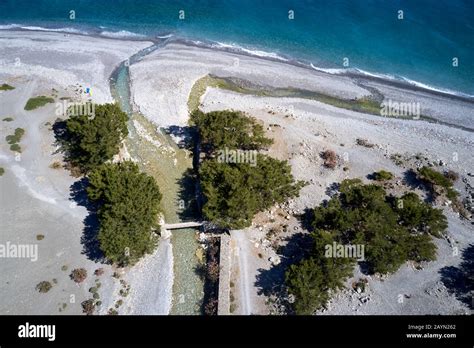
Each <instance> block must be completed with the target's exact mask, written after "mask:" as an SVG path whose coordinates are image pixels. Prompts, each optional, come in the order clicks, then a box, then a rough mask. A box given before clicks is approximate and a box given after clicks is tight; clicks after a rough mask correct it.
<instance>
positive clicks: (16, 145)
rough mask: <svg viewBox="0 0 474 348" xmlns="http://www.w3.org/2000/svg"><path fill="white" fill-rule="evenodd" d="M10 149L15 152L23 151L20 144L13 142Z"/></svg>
mask: <svg viewBox="0 0 474 348" xmlns="http://www.w3.org/2000/svg"><path fill="white" fill-rule="evenodd" d="M10 150H11V151H14V152H21V146H20V145H18V144H12V145H10Z"/></svg>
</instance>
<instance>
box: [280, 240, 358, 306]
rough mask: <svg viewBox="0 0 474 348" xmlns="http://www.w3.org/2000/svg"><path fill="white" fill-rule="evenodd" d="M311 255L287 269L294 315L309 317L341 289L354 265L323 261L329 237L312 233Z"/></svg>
mask: <svg viewBox="0 0 474 348" xmlns="http://www.w3.org/2000/svg"><path fill="white" fill-rule="evenodd" d="M312 237H313V239H314V247H313V251H312V255H311V256H310V257H309V258H307V259H304V260H302V261H301V262H299V263H298V264H294V265H291V266H290V267H289V269H288V270H287V272H286V284H287V286H288V292H289V293H290V294H291V295H293V296H294V304H293V307H294V310H295V312H296V314H301V315H307V314H312V313H313V312H314V311H315V310H316V309H318V308H321V307H322V306H324V305H325V304H326V302H327V301H328V300H329V298H330V297H331V292H333V291H336V290H338V289H341V288H343V282H344V280H345V279H346V278H347V277H349V276H350V275H351V274H352V270H353V266H354V263H355V261H354V260H353V259H350V258H335V257H332V258H331V257H325V256H324V255H325V252H324V251H325V250H324V249H325V245H326V244H332V243H333V239H332V237H331V235H330V234H328V233H326V232H324V231H317V232H314V233H313V235H312Z"/></svg>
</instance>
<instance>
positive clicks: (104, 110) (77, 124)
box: [61, 104, 128, 172]
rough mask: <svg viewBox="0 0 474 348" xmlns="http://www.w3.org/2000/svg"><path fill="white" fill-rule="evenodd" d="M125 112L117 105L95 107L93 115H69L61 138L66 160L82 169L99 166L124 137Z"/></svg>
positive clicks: (113, 153)
mask: <svg viewBox="0 0 474 348" xmlns="http://www.w3.org/2000/svg"><path fill="white" fill-rule="evenodd" d="M127 119H128V117H127V114H126V113H124V112H123V111H122V110H121V109H120V107H119V106H118V105H117V104H104V105H97V106H96V107H95V116H94V117H92V118H91V117H89V116H87V115H75V116H71V117H70V118H69V119H68V120H67V121H66V132H65V134H64V138H63V139H61V140H62V144H63V147H64V149H65V151H66V159H67V160H68V161H69V162H70V163H71V164H72V165H73V166H77V167H79V168H80V169H81V170H82V171H83V172H87V171H90V170H92V169H94V168H96V167H98V166H100V165H101V164H102V163H104V162H105V161H108V160H110V159H112V157H113V156H114V155H115V154H116V153H118V151H119V148H120V143H121V142H122V140H123V139H124V138H125V137H126V136H127V134H128V130H127Z"/></svg>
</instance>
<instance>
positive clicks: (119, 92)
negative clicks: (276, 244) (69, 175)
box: [110, 42, 204, 315]
mask: <svg viewBox="0 0 474 348" xmlns="http://www.w3.org/2000/svg"><path fill="white" fill-rule="evenodd" d="M161 45H163V42H162V43H158V44H154V45H153V46H151V47H148V48H146V49H144V50H142V51H140V52H138V53H137V54H135V55H134V56H132V57H130V58H129V60H127V61H125V62H122V64H121V65H120V66H119V67H118V68H117V69H116V70H115V71H114V73H113V74H112V76H111V79H110V88H111V93H112V96H113V98H114V99H115V100H116V101H117V102H118V103H119V104H120V107H121V108H122V110H123V111H125V112H126V113H127V114H128V116H129V123H128V131H129V135H128V138H127V139H126V142H125V144H126V147H127V150H128V152H129V154H130V156H131V157H132V158H133V159H137V160H138V165H139V167H140V169H141V170H142V171H144V172H146V173H147V174H149V175H151V176H153V177H154V178H155V179H156V181H157V183H158V185H159V187H160V191H161V193H162V194H163V199H162V206H161V210H162V212H163V215H164V218H165V221H166V222H167V223H176V222H181V221H184V220H186V219H187V218H191V216H187V215H186V212H185V209H183V207H185V206H186V205H188V204H189V202H187V201H186V199H185V197H186V195H185V194H184V193H183V191H184V189H183V187H184V185H183V181H184V180H183V178H184V177H185V174H186V172H187V171H188V170H189V169H190V168H192V160H191V156H190V154H189V152H188V151H186V150H184V149H181V148H179V147H178V145H177V144H176V143H175V142H174V141H173V139H172V138H171V137H170V136H169V135H167V134H166V132H165V131H164V130H163V129H159V128H158V127H156V125H154V124H153V123H151V122H150V121H148V120H147V119H146V118H145V117H144V116H143V115H140V114H138V113H134V112H133V108H132V104H131V98H130V74H129V65H131V64H134V63H136V62H138V61H140V60H141V59H142V58H143V57H144V56H146V55H147V54H149V53H151V52H153V51H154V50H156V49H159V48H160V46H161ZM155 73H159V72H155ZM171 243H172V246H173V264H174V282H173V300H172V301H173V302H172V307H171V312H170V314H184V315H193V314H194V315H198V314H201V313H202V312H201V302H202V300H203V298H204V283H203V281H202V279H201V278H200V277H199V276H198V274H197V272H196V269H197V268H198V266H199V264H200V262H201V260H200V259H199V258H198V255H199V254H200V252H199V249H200V248H201V247H200V244H199V243H198V240H197V230H194V229H181V230H175V231H173V232H172V236H171Z"/></svg>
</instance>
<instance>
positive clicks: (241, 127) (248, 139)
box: [191, 110, 273, 152]
mask: <svg viewBox="0 0 474 348" xmlns="http://www.w3.org/2000/svg"><path fill="white" fill-rule="evenodd" d="M191 122H192V123H193V124H194V125H195V126H196V127H197V128H198V129H199V137H200V140H201V146H202V147H203V148H204V149H206V150H208V151H209V152H213V151H215V150H218V149H224V148H226V147H227V148H230V149H241V150H259V149H262V148H267V147H268V146H270V145H271V144H272V143H273V141H272V140H271V139H268V138H266V137H265V131H264V130H263V127H262V125H260V124H258V123H257V122H256V120H255V119H254V118H251V117H246V116H245V115H244V114H243V113H242V112H239V111H231V110H224V111H213V112H209V113H207V114H206V113H203V112H201V111H199V110H197V111H195V112H194V113H193V114H192V115H191Z"/></svg>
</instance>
